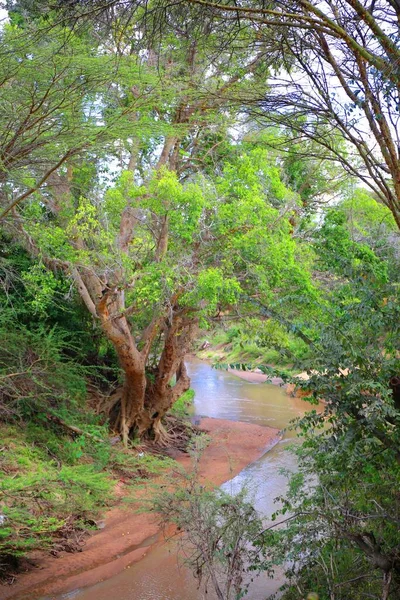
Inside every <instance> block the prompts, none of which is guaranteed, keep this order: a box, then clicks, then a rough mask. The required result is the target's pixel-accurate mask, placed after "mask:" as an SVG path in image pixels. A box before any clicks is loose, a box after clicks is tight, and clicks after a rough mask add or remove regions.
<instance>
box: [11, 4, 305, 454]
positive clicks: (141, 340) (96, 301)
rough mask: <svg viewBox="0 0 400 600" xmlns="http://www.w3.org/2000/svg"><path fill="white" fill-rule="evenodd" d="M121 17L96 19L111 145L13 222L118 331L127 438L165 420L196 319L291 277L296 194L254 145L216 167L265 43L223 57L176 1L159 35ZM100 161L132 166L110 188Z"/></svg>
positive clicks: (253, 85) (261, 78)
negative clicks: (113, 126)
mask: <svg viewBox="0 0 400 600" xmlns="http://www.w3.org/2000/svg"><path fill="white" fill-rule="evenodd" d="M131 16H132V15H131ZM188 16H190V15H188ZM196 16H197V11H196ZM128 17H129V15H128V16H127V15H124V19H122V18H121V20H116V22H115V26H114V27H108V26H107V24H106V25H104V29H102V35H103V38H102V48H107V50H106V55H108V54H112V55H113V56H114V57H115V60H116V62H117V64H118V69H117V72H116V74H115V76H114V75H113V74H112V73H111V76H112V80H111V81H110V85H109V87H108V89H107V93H106V94H105V95H102V94H101V91H100V92H99V95H98V96H97V102H98V115H100V117H99V118H102V119H104V122H105V123H106V124H107V123H108V122H109V121H112V119H113V114H114V111H116V112H117V114H119V113H121V111H123V110H125V109H126V111H127V114H129V119H127V120H126V121H125V123H124V127H120V128H119V129H118V130H117V134H116V135H115V143H114V144H109V145H108V146H106V147H105V148H102V149H96V147H95V146H93V147H92V149H91V152H90V153H87V154H86V157H85V158H84V160H82V158H79V160H77V159H71V160H69V161H67V162H66V164H65V168H60V169H58V170H55V171H54V172H53V173H52V174H51V177H50V178H49V179H48V182H47V183H48V185H47V186H46V189H45V190H43V191H42V193H37V194H36V195H35V196H33V197H31V198H30V201H29V203H28V204H26V206H25V207H21V209H20V210H16V211H15V213H14V220H13V221H11V222H10V224H9V227H10V228H14V230H15V229H16V230H18V231H19V235H20V236H22V237H24V238H25V243H26V247H27V248H28V249H29V250H30V251H31V252H32V253H33V254H34V255H36V256H37V257H40V258H41V260H42V261H43V263H44V264H45V265H46V266H47V267H49V268H53V269H57V268H58V269H63V270H64V271H65V272H66V273H67V274H69V275H70V276H71V277H72V279H73V280H74V282H75V285H76V289H77V290H78V292H79V294H80V296H81V298H82V299H83V301H84V302H85V305H86V307H87V308H88V310H89V311H90V313H91V314H92V316H93V318H94V319H95V321H96V322H97V323H98V324H99V326H100V327H101V329H102V331H103V333H104V334H105V335H106V336H107V338H108V340H109V341H110V342H111V344H112V345H113V347H114V349H115V351H116V354H117V356H118V359H119V362H120V365H121V368H122V372H123V385H122V388H121V390H120V393H118V394H116V395H115V396H114V397H113V398H112V400H111V401H110V405H109V406H108V407H107V411H108V413H109V415H110V418H111V422H112V424H113V426H114V427H115V428H116V429H117V430H119V431H120V432H121V434H122V436H123V439H124V441H125V443H126V442H127V440H128V437H129V436H130V435H132V434H133V433H134V432H136V433H138V434H139V435H140V436H149V437H152V438H155V439H156V440H162V439H163V438H164V437H165V432H164V430H163V427H162V423H161V420H162V418H163V416H164V415H165V413H166V412H167V411H168V409H169V408H170V407H171V405H172V404H173V402H174V401H175V400H176V399H177V398H178V397H179V396H180V394H182V392H183V391H185V390H186V389H187V388H188V386H189V378H188V376H187V373H186V370H185V365H184V362H183V359H184V355H185V353H186V352H187V349H188V347H189V344H190V341H191V339H192V338H193V335H194V332H195V329H196V326H197V324H198V321H199V319H202V318H204V317H205V316H207V315H209V314H210V313H212V312H213V311H215V310H216V309H217V307H221V306H224V305H229V304H232V303H235V301H236V299H237V296H238V293H239V291H240V289H241V287H246V288H247V289H248V290H249V292H251V293H256V292H257V293H259V290H257V286H258V287H259V288H261V289H262V290H263V291H264V292H265V293H272V292H273V290H274V288H276V287H277V286H280V285H283V283H282V282H283V281H285V280H287V281H288V282H289V281H290V280H293V279H296V278H297V277H298V270H297V266H296V264H295V245H294V242H293V240H292V238H291V235H290V232H291V225H290V223H289V221H288V218H289V216H290V213H291V211H292V210H293V205H294V203H295V194H293V193H292V192H290V190H288V189H286V188H285V186H284V185H283V184H282V183H279V169H277V167H276V165H271V164H269V163H268V160H267V159H266V158H265V157H264V160H261V159H260V152H258V153H254V154H253V156H252V158H246V157H245V156H244V155H243V156H242V157H241V159H240V161H239V160H238V161H237V162H236V164H235V166H233V165H231V166H229V165H226V166H225V167H224V162H225V163H226V162H227V158H228V156H229V143H228V141H227V140H229V127H230V126H232V125H234V124H235V123H236V122H237V119H238V114H239V112H240V110H241V107H242V96H243V95H244V94H246V97H248V96H249V95H251V94H253V97H257V96H258V95H259V93H260V89H264V87H265V82H266V78H267V75H268V62H269V58H270V57H269V54H268V52H267V50H268V48H267V45H266V43H263V44H261V45H258V47H257V49H256V50H257V51H256V52H255V51H254V50H255V49H254V47H249V48H248V47H246V46H245V47H243V44H242V42H241V40H238V42H237V54H236V55H235V57H232V52H231V48H226V49H225V50H224V51H221V48H220V45H219V42H218V40H217V39H216V36H214V37H213V35H212V34H213V32H214V33H216V32H215V31H214V30H213V27H214V25H213V22H212V21H210V20H203V21H202V22H198V20H195V19H194V18H193V19H191V18H186V19H185V20H184V21H182V19H181V17H180V13H179V12H178V13H176V14H174V12H173V11H172V12H171V15H170V20H169V23H168V27H167V28H166V29H164V31H163V32H162V35H160V36H159V37H157V36H148V35H147V32H148V27H149V20H148V19H147V20H145V21H143V20H142V19H140V18H137V19H136V15H135V16H134V18H133V17H132V18H128ZM144 24H145V26H146V27H144ZM96 27H98V28H102V27H103V24H98V25H96ZM146 28H147V29H146ZM96 31H98V30H97V29H96ZM194 34H195V35H194ZM206 34H207V35H206ZM80 35H82V32H81V33H80ZM91 35H94V34H93V31H92V32H91ZM134 40H136V41H137V43H135V42H134ZM250 75H251V77H250ZM82 110H83V114H85V108H84V107H83V109H82ZM231 154H238V152H237V145H235V144H234V145H233V147H232V150H231ZM107 163H110V164H111V171H113V170H114V171H115V170H117V171H119V172H121V170H122V171H123V169H124V167H125V168H126V169H127V170H126V171H125V172H124V173H123V174H122V175H121V176H120V178H119V179H118V182H117V183H116V185H115V186H113V185H111V186H110V185H109V180H110V178H112V173H111V172H110V171H109V172H108V174H107V175H106V177H104V175H103V174H102V171H104V170H107ZM93 169H94V172H93ZM200 170H201V171H202V172H203V173H204V174H206V175H207V178H206V179H204V178H203V179H201V178H200V179H199V178H198V177H199V175H198V172H199V171H200ZM222 172H224V178H223V179H221V180H219V179H218V176H219V175H220V174H222ZM272 174H273V177H272V176H271V175H272ZM268 180H270V182H271V183H270V185H266V184H267V181H268ZM274 186H275V187H274ZM279 186H280V187H279ZM105 188H109V189H108V190H107V191H104V190H105ZM275 188H276V189H275ZM278 188H279V189H278ZM276 190H277V191H276ZM275 195H277V197H276V198H275ZM286 203H287V204H288V206H286ZM261 265H264V268H262V266H261ZM294 273H297V275H296V276H294ZM288 285H290V284H288Z"/></svg>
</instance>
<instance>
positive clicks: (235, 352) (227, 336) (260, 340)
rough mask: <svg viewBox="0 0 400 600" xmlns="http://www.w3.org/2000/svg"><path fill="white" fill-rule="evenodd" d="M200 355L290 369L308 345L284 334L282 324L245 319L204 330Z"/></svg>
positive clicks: (301, 357)
mask: <svg viewBox="0 0 400 600" xmlns="http://www.w3.org/2000/svg"><path fill="white" fill-rule="evenodd" d="M199 344H200V348H202V347H203V346H205V347H204V348H203V349H200V350H199V352H198V354H199V356H200V358H204V359H209V360H213V361H214V360H216V361H222V362H224V363H229V364H231V363H239V362H241V363H249V364H250V363H251V364H253V365H254V366H257V365H266V364H269V365H274V366H277V367H283V368H285V369H288V370H291V368H292V366H293V365H294V364H296V362H297V361H299V360H301V359H303V358H304V357H305V356H306V355H307V353H308V351H309V350H308V348H307V346H306V345H305V343H304V342H303V341H302V340H300V339H298V338H297V337H295V336H293V335H290V334H288V333H287V332H286V331H285V330H284V328H283V327H282V326H280V325H279V324H277V323H275V322H272V321H260V320H259V319H249V320H248V321H247V322H246V323H242V324H231V325H230V326H229V327H226V326H225V325H224V324H223V323H222V324H221V325H220V326H219V327H218V328H216V329H215V330H213V331H210V332H207V334H205V335H204V336H203V338H202V339H201V340H200V342H199Z"/></svg>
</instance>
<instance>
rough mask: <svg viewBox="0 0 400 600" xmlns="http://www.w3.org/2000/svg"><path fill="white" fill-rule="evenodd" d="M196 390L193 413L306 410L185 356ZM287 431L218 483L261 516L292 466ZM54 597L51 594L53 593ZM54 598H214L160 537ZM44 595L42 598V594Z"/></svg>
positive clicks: (283, 417)
mask: <svg viewBox="0 0 400 600" xmlns="http://www.w3.org/2000/svg"><path fill="white" fill-rule="evenodd" d="M187 366H188V370H189V373H190V376H191V380H192V387H193V389H194V390H195V392H196V397H195V414H196V415H198V416H208V417H215V418H219V419H229V420H232V421H246V422H248V423H256V424H258V425H269V426H271V427H276V428H278V429H284V428H285V427H287V425H288V424H289V422H290V421H291V420H292V419H293V418H295V417H297V416H300V415H302V414H303V413H304V412H305V411H307V410H310V405H309V404H308V403H307V402H304V401H302V400H300V399H298V398H291V397H289V396H287V395H286V394H285V392H284V391H283V390H282V389H281V388H280V387H278V386H273V385H271V384H263V383H261V384H260V383H248V382H246V381H244V380H243V379H239V378H238V377H236V376H235V375H232V374H230V373H227V372H225V371H216V370H214V369H212V368H211V367H210V366H209V365H208V364H206V363H204V362H202V361H200V360H198V359H190V360H189V361H188V363H187ZM293 435H294V434H293V432H286V433H285V434H284V436H283V439H282V441H281V442H280V443H278V444H277V445H276V446H275V447H274V448H273V449H272V450H270V451H269V452H267V453H266V454H264V456H262V457H261V458H260V459H259V460H257V461H256V462H254V463H252V464H251V465H249V466H248V467H246V468H245V469H244V470H243V471H241V473H239V475H237V476H236V477H235V478H234V479H232V480H231V481H228V482H227V483H225V484H224V485H223V486H222V487H223V488H224V489H225V490H226V491H230V492H232V493H234V492H235V491H238V490H239V489H241V488H242V486H243V485H245V486H246V488H247V489H248V490H249V494H250V496H251V498H252V500H253V502H254V506H255V508H256V509H257V510H258V511H259V512H260V514H262V515H263V516H265V518H266V521H268V516H269V515H271V514H272V512H274V510H276V508H277V505H276V504H275V503H274V498H275V497H276V496H278V495H280V494H282V492H284V490H285V487H286V477H285V476H284V475H283V474H282V473H281V469H289V470H294V469H295V468H296V463H295V458H294V457H293V455H292V454H291V453H290V452H287V447H288V443H290V442H291V441H293V440H292V439H291V438H293ZM282 582H283V579H282V574H281V573H278V572H277V573H276V576H275V577H274V579H269V578H268V577H266V576H264V575H262V576H260V577H258V578H257V579H256V580H255V582H254V583H253V584H252V585H251V587H250V589H249V593H248V595H247V596H246V600H263V599H264V598H267V597H268V596H269V595H270V594H272V593H274V592H276V591H277V590H278V589H279V587H280V585H282ZM53 598H54V597H53ZM58 598H59V600H61V599H62V600H67V599H71V600H72V599H73V600H203V599H204V598H207V599H208V600H214V599H215V596H214V595H213V594H212V593H211V591H210V592H209V593H208V594H207V595H204V593H203V592H202V591H201V590H198V589H197V587H196V582H195V580H194V578H193V577H192V576H191V574H190V573H189V572H188V571H187V570H186V569H185V568H184V567H182V566H179V564H178V560H177V555H176V552H175V551H174V546H173V544H171V543H170V544H165V543H162V542H160V543H159V544H158V545H156V547H155V548H153V549H152V550H151V551H150V552H149V553H148V554H147V555H146V556H145V557H144V558H143V559H142V560H141V561H139V562H138V563H135V564H133V565H131V566H130V567H128V568H127V569H125V570H124V571H123V572H122V573H120V574H119V575H116V576H115V577H112V578H111V579H108V580H107V581H105V582H102V583H99V584H97V585H95V586H92V587H89V588H86V589H84V590H76V591H74V592H71V593H69V594H65V595H64V596H62V597H58ZM46 600H48V599H46Z"/></svg>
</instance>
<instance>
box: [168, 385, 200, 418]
mask: <svg viewBox="0 0 400 600" xmlns="http://www.w3.org/2000/svg"><path fill="white" fill-rule="evenodd" d="M194 396H195V391H194V390H192V389H190V390H187V391H186V392H185V393H184V394H182V396H181V397H180V398H178V400H177V401H176V402H175V403H174V405H173V406H172V408H171V414H172V415H174V416H175V417H179V418H181V419H182V418H185V417H188V416H190V414H191V413H192V412H193V403H194Z"/></svg>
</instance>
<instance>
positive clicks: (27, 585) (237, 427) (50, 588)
mask: <svg viewBox="0 0 400 600" xmlns="http://www.w3.org/2000/svg"><path fill="white" fill-rule="evenodd" d="M246 374H247V373H246ZM251 375H257V373H252V374H251ZM252 380H253V381H254V379H253V378H252ZM258 381H259V379H258ZM200 426H201V427H202V428H203V429H205V430H206V431H207V432H208V433H209V435H210V437H211V443H210V444H209V446H208V447H207V448H206V450H205V451H204V453H203V455H202V458H201V462H200V474H201V476H202V477H204V479H205V480H207V481H209V482H210V483H212V484H214V485H221V484H222V483H223V482H225V481H227V480H229V479H231V478H232V477H234V476H235V475H237V473H239V471H241V470H242V469H243V468H244V467H245V466H246V465H248V464H249V463H251V462H253V461H254V460H256V459H257V458H259V457H260V456H261V455H262V454H263V453H264V452H265V451H266V450H267V449H268V448H270V447H272V446H273V445H274V444H275V443H276V442H277V441H278V439H279V437H278V430H276V429H272V428H269V427H261V426H260V425H253V424H250V423H241V422H238V421H236V422H235V421H225V420H222V419H209V418H205V419H202V421H201V424H200ZM178 460H179V462H180V463H181V464H183V465H184V466H186V467H187V468H190V464H191V463H190V458H189V457H188V456H186V455H184V456H182V457H180V458H179V459H178ZM104 520H105V527H104V529H102V530H100V531H97V532H96V533H94V534H93V535H92V536H91V537H90V538H89V539H88V540H87V542H86V544H85V546H84V547H83V549H82V552H79V553H76V554H68V553H65V552H64V553H61V554H60V556H59V558H54V557H51V556H45V557H43V558H42V559H41V561H40V563H39V565H38V567H37V568H35V569H34V570H31V571H29V572H27V573H25V574H22V575H19V577H18V580H17V582H16V584H15V585H12V586H6V585H0V600H23V599H24V598H28V597H29V598H30V599H31V600H32V598H35V597H40V596H48V595H50V594H51V595H54V594H61V593H66V592H69V591H72V590H74V589H76V588H82V587H85V586H89V585H94V584H95V583H97V582H99V581H102V580H104V579H108V578H110V577H112V576H113V575H116V574H117V573H119V572H121V571H122V570H123V569H124V568H126V566H127V565H129V564H131V563H133V562H136V561H138V560H140V559H141V558H142V557H143V556H144V554H146V553H147V552H148V551H149V548H150V547H151V546H152V545H153V544H154V543H155V541H156V537H157V535H156V534H157V533H158V526H157V524H156V522H155V519H154V516H152V515H150V514H135V513H134V508H133V507H129V506H121V505H118V506H115V507H114V508H112V509H111V510H109V511H108V512H107V513H106V515H105V517H104ZM152 536H154V537H152Z"/></svg>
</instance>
